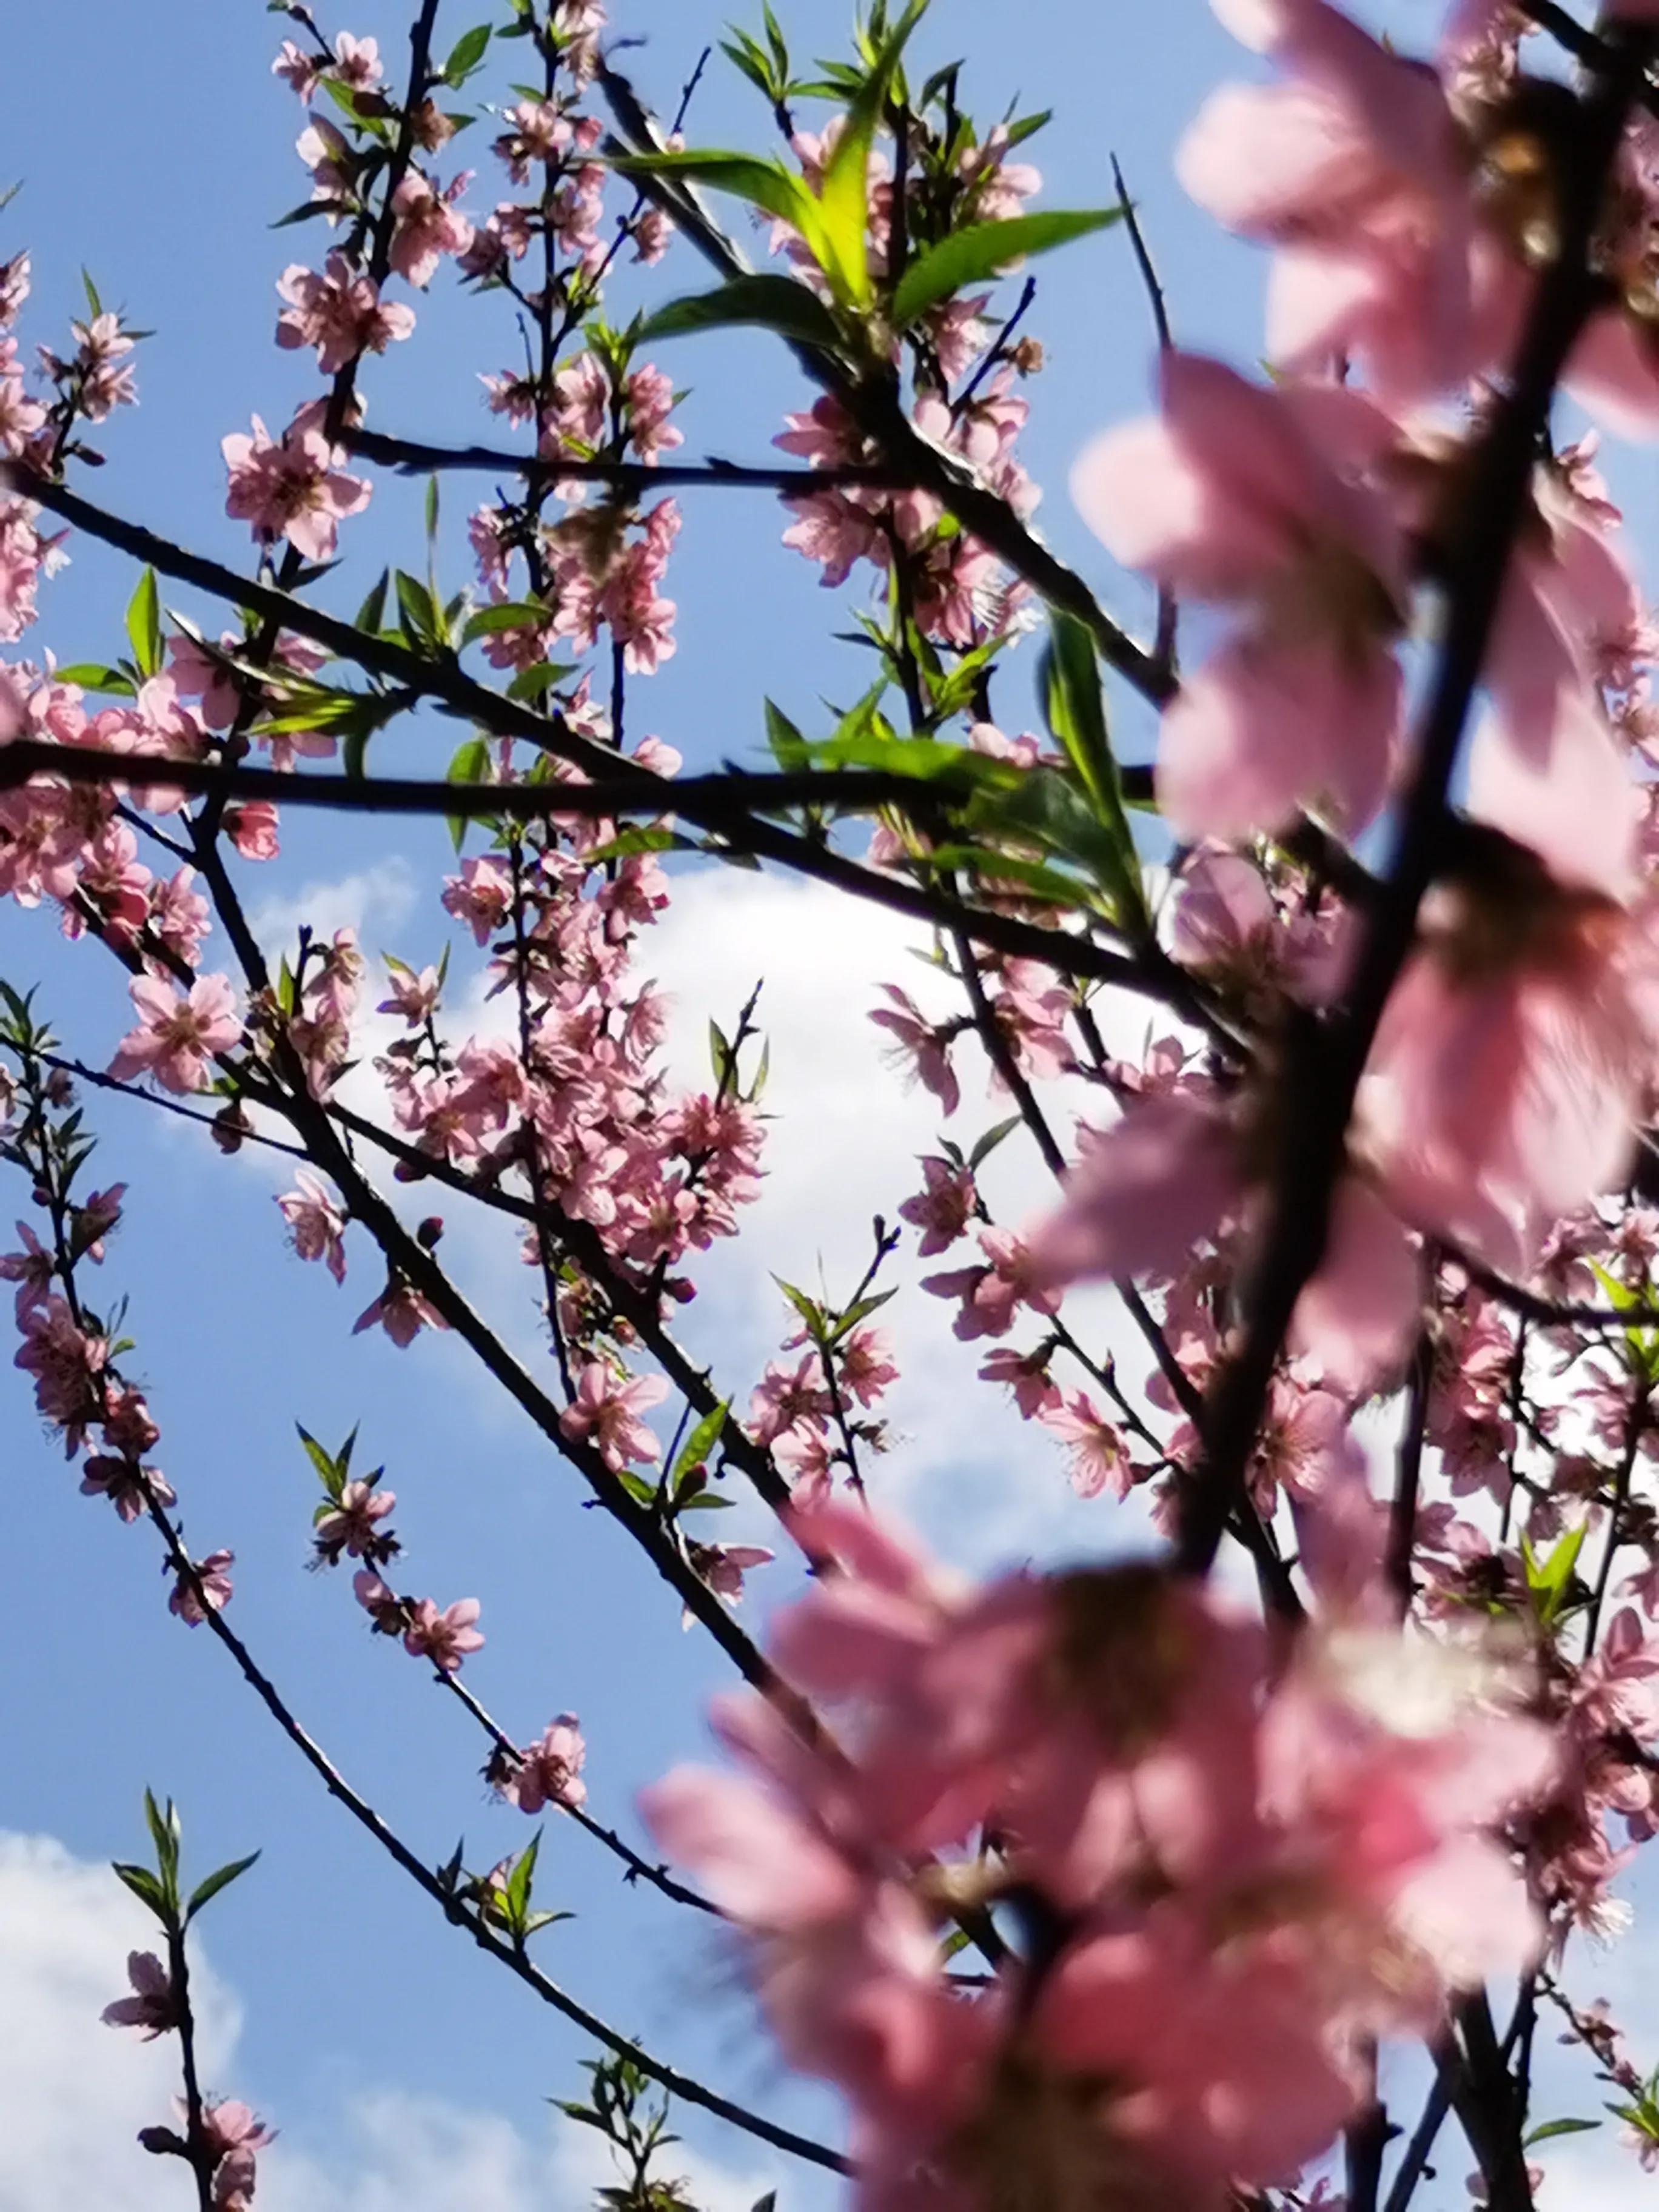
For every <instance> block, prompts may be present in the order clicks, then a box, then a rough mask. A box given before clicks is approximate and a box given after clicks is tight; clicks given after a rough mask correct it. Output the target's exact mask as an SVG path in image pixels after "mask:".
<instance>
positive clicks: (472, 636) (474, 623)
mask: <svg viewBox="0 0 1659 2212" xmlns="http://www.w3.org/2000/svg"><path fill="white" fill-rule="evenodd" d="M547 613H548V611H547V609H546V608H545V607H544V606H543V605H542V604H541V603H540V601H539V600H538V599H503V600H502V601H501V603H500V604H499V605H495V606H491V607H480V608H479V609H478V611H477V613H476V614H474V615H469V616H468V617H467V622H466V628H465V629H464V630H463V631H462V632H461V643H462V644H463V645H471V644H472V643H473V641H475V640H476V639H477V638H481V637H494V636H495V635H496V634H497V632H498V631H501V630H504V629H530V628H531V626H532V623H544V622H545V621H546V620H547Z"/></svg>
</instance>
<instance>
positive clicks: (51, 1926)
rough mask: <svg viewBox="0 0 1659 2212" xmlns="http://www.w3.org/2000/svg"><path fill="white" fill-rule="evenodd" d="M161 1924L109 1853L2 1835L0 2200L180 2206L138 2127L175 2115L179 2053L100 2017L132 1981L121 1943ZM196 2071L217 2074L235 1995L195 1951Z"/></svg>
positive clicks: (230, 2036) (134, 1945) (228, 2044)
mask: <svg viewBox="0 0 1659 2212" xmlns="http://www.w3.org/2000/svg"><path fill="white" fill-rule="evenodd" d="M157 1932H158V1931H157V1929H156V1928H155V1923H154V1922H153V1921H152V1920H151V1919H150V1917H149V1914H148V1913H147V1912H146V1911H144V1909H143V1906H142V1905H140V1904H139V1903H138V1901H137V1899H136V1898H134V1897H131V1895H129V1893H127V1891H125V1889H123V1888H122V1887H121V1886H120V1884H119V1883H118V1881H116V1879H115V1877H114V1876H113V1875H112V1874H111V1872H110V1870H109V1869H108V1868H107V1867H106V1866H89V1865H88V1864H87V1863H85V1862H83V1861H82V1860H78V1859H75V1858H72V1857H70V1854H69V1853H68V1852H67V1851H66V1850H64V1847H63V1845H62V1844H58V1843H56V1842H54V1841H53V1840H52V1838H50V1837H46V1836H18V1835H5V1834H0V2205H3V2207H4V2208H5V2212H64V2206H66V2205H88V2206H90V2205H97V2204H118V2205H120V2206H121V2207H122V2208H123V2212H151V2208H154V2212H176V2208H177V2205H178V2202H179V2173H178V2172H177V2170H176V2169H175V2168H174V2167H173V2165H172V2161H171V2160H160V2159H155V2158H151V2157H149V2156H148V2155H147V2154H145V2153H144V2152H143V2151H142V2150H141V2149H140V2148H138V2145H137V2142H135V2140H134V2138H135V2136H137V2131H138V2130H139V2129H140V2128H141V2127H146V2126H149V2125H150V2124H152V2123H156V2122H160V2123H163V2124H165V2123H167V2122H169V2121H170V2120H171V2118H172V2117H173V2115H172V2108H171V2103H170V2100H171V2098H172V2096H173V2093H174V2091H175V2090H176V2088H177V2087H178V2052H177V2047H176V2045H173V2043H172V2042H171V2039H167V2038H163V2039H161V2040H160V2041H158V2042H155V2043H151V2044H145V2043H143V2042H142V2041H140V2039H138V2038H137V2036H136V2035H135V2034H133V2033H130V2032H126V2031H122V2032H119V2033H118V2032H117V2031H116V2030H114V2029H112V2028H108V2027H105V2026H104V2025H103V2023H102V2021H100V2018H99V2015H100V2013H101V2012H102V2010H103V2008H104V2007H105V2006H106V2004H108V2003H109V2002H111V2000H112V1998H115V1997H118V1996H124V1995H125V1993H126V1989H127V1977H126V1956H127V1954H128V1952H129V1951H134V1950H150V1949H153V1948H155V1938H156V1935H157ZM192 1990H193V1993H194V1995H195V1996H196V1997H197V2002H199V2004H200V2008H201V2017H202V2049H203V2063H204V2075H205V2078H206V2079H207V2080H208V2081H210V2082H214V2083H216V2082H217V2081H219V2080H220V2079H221V2078H222V2074H223V2072H224V2069H226V2067H227V2065H228V2059H229V2056H230V2053H231V2051H232V2049H233V2047H234V2043H235V2039H236V2032H237V2027H238V2022H239V2015H238V2011H237V2008H236V2006H235V2004H234V2002H233V2000H232V1999H231V1998H230V1996H229V1995H228V1992H227V1991H226V1990H224V1989H223V1987H222V1984H219V1982H218V1981H217V1980H216V1978H215V1977H214V1974H213V1972H212V1969H211V1967H210V1966H207V1965H206V1964H205V1963H204V1964H202V1965H201V1966H199V1967H198V1969H197V1972H196V1973H194V1974H193V1975H192Z"/></svg>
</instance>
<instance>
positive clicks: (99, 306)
mask: <svg viewBox="0 0 1659 2212" xmlns="http://www.w3.org/2000/svg"><path fill="white" fill-rule="evenodd" d="M81 283H82V286H83V288H84V289H85V291H86V295H87V305H88V307H90V308H91V310H92V317H93V320H94V322H96V321H97V319H98V318H99V316H100V315H101V314H102V313H103V312H104V303H103V301H101V300H100V298H99V296H98V287H97V286H96V285H95V284H94V283H93V281H92V272H91V271H90V270H88V269H82V271H81Z"/></svg>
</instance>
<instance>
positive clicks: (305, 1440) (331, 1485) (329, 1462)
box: [283, 961, 345, 1498]
mask: <svg viewBox="0 0 1659 2212" xmlns="http://www.w3.org/2000/svg"><path fill="white" fill-rule="evenodd" d="M287 964H288V963H287V962H286V961H284V962H283V966H284V967H286V966H287ZM290 987H291V980H290ZM294 1425H295V1428H296V1429H299V1431H300V1442H301V1444H302V1445H303V1446H304V1447H305V1455H306V1457H307V1459H308V1460H309V1461H310V1462H311V1464H312V1466H313V1468H315V1469H316V1472H317V1477H318V1480H319V1481H320V1482H321V1484H322V1486H323V1488H324V1489H325V1491H327V1492H328V1494H329V1496H330V1497H331V1498H337V1497H338V1496H339V1494H340V1492H341V1490H342V1489H343V1486H344V1484H345V1469H344V1468H343V1467H341V1466H340V1464H339V1463H338V1462H337V1460H336V1459H335V1457H334V1455H333V1454H332V1453H331V1452H329V1451H326V1450H325V1449H324V1448H323V1446H322V1445H321V1444H319V1443H318V1441H317V1439H316V1437H313V1435H312V1434H311V1432H310V1431H309V1430H308V1429H302V1428H301V1427H300V1424H299V1423H298V1422H297V1421H296V1422H295V1424H294Z"/></svg>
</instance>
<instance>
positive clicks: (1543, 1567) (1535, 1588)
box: [1521, 1523, 1589, 1628]
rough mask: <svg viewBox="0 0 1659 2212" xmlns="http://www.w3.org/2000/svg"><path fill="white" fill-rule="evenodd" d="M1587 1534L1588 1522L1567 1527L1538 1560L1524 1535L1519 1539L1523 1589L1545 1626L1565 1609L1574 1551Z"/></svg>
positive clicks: (1575, 1561)
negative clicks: (1523, 1579)
mask: <svg viewBox="0 0 1659 2212" xmlns="http://www.w3.org/2000/svg"><path fill="white" fill-rule="evenodd" d="M1587 1534H1589V1525H1588V1523H1581V1524H1580V1526H1579V1527H1577V1528H1569V1529H1568V1530H1567V1532H1566V1534H1565V1536H1563V1537H1562V1539H1561V1541H1560V1542H1559V1544H1557V1545H1555V1546H1554V1547H1553V1549H1552V1550H1551V1552H1550V1553H1549V1555H1548V1557H1547V1558H1546V1559H1540V1558H1539V1556H1538V1554H1537V1553H1535V1552H1534V1550H1533V1548H1532V1546H1531V1545H1530V1543H1528V1541H1527V1539H1526V1538H1525V1537H1524V1536H1522V1539H1521V1559H1522V1565H1523V1566H1524V1568H1525V1570H1526V1577H1527V1589H1528V1593H1529V1595H1531V1598H1532V1601H1533V1607H1534V1611H1535V1612H1536V1613H1537V1615H1538V1618H1539V1620H1540V1621H1541V1624H1542V1625H1543V1626H1545V1627H1546V1628H1548V1627H1550V1626H1553V1624H1554V1623H1555V1621H1556V1620H1559V1617H1560V1615H1561V1614H1562V1613H1564V1612H1565V1610H1566V1607H1567V1604H1568V1601H1569V1600H1570V1598H1571V1595H1572V1573H1573V1569H1574V1568H1575V1567H1576V1566H1577V1564H1578V1554H1579V1553H1580V1552H1582V1551H1583V1548H1584V1539H1585V1536H1586V1535H1587Z"/></svg>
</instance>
